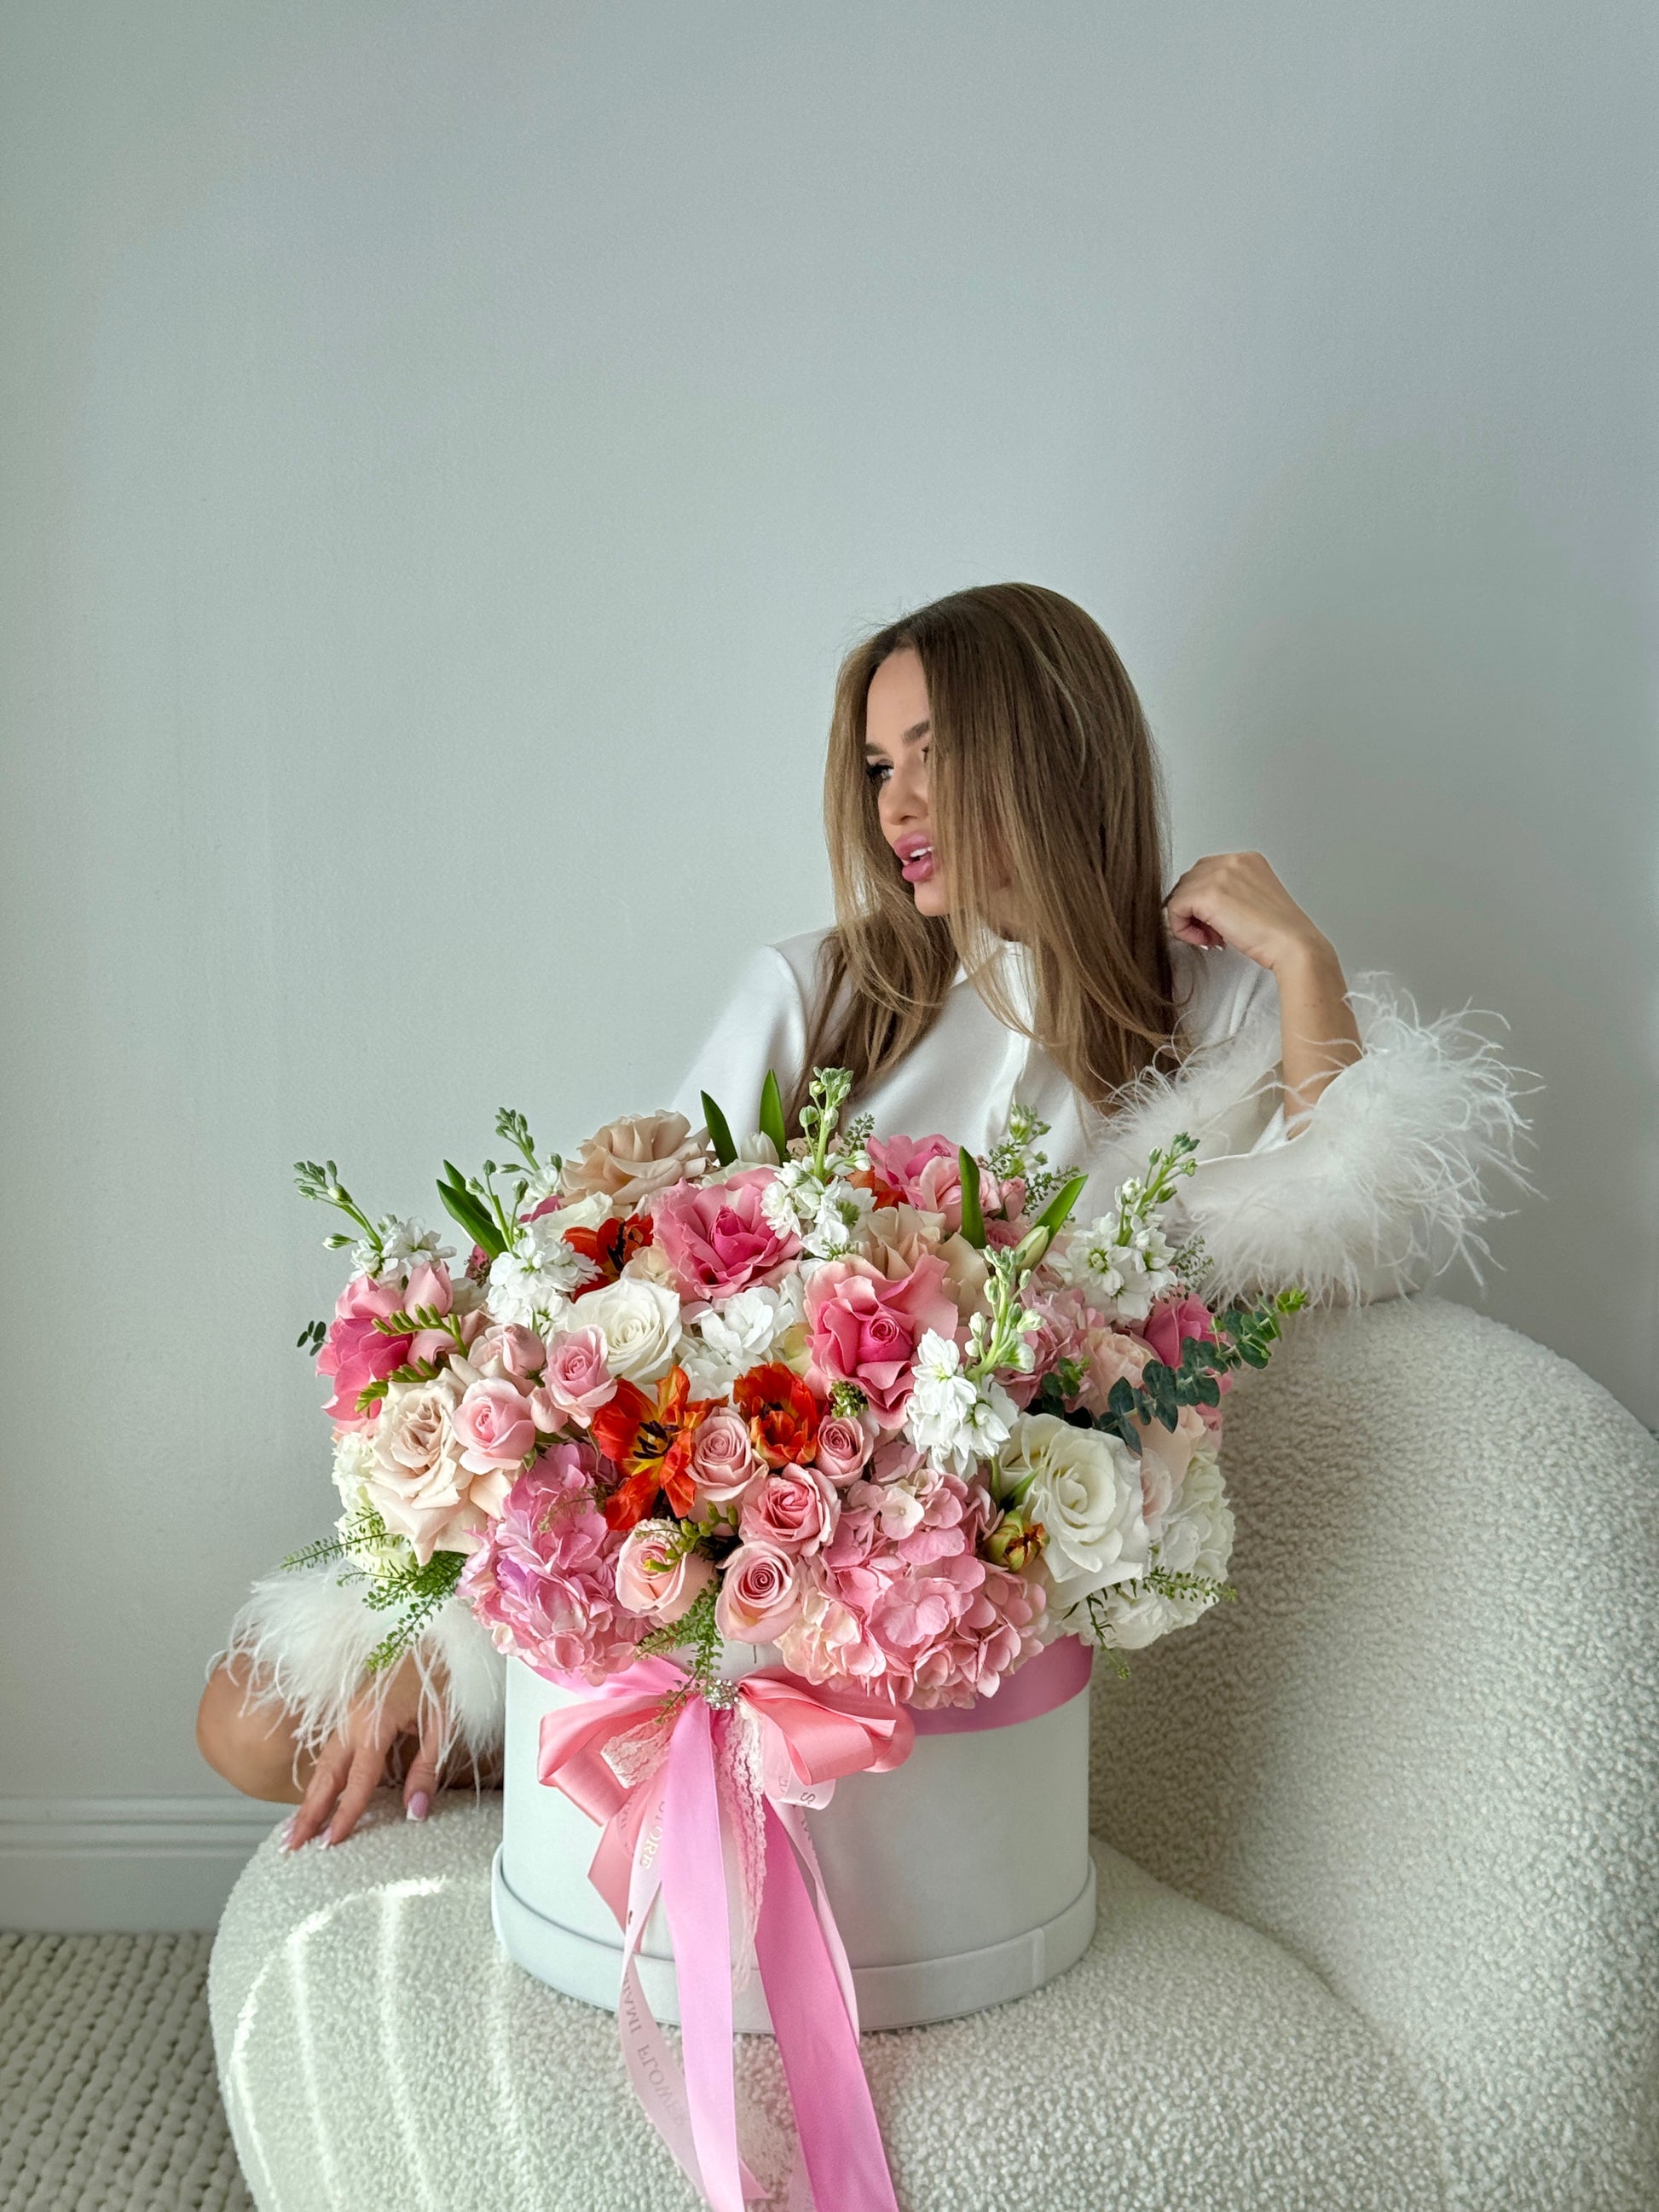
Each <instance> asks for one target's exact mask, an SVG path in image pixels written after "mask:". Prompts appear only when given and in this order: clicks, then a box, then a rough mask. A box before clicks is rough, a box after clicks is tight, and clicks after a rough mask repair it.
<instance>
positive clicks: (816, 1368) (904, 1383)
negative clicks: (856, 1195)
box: [806, 1255, 959, 1428]
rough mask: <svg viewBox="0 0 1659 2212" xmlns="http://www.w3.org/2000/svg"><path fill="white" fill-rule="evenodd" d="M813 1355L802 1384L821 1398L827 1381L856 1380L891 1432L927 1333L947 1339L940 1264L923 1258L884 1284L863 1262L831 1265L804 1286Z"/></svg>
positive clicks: (953, 1327)
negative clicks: (806, 1382)
mask: <svg viewBox="0 0 1659 2212" xmlns="http://www.w3.org/2000/svg"><path fill="white" fill-rule="evenodd" d="M806 1327H807V1334H808V1338H809V1341H810V1343H811V1354H812V1370H813V1371H812V1373H811V1375H810V1376H809V1377H808V1380H809V1381H810V1382H811V1384H812V1387H813V1388H814V1389H816V1390H817V1392H818V1394H819V1395H820V1396H821V1397H828V1396H829V1388H830V1385H831V1384H832V1383H836V1382H844V1383H856V1384H857V1385H858V1387H859V1389H860V1390H862V1391H863V1393H864V1395H865V1396H866V1398H867V1399H868V1400H869V1401H870V1405H871V1407H872V1411H873V1412H874V1413H875V1415H876V1418H877V1419H878V1421H880V1422H881V1423H882V1425H884V1427H888V1428H894V1427H896V1426H897V1425H898V1424H899V1422H900V1421H901V1420H902V1419H903V1416H904V1408H905V1407H906V1406H907V1405H908V1402H909V1398H910V1390H911V1387H912V1382H913V1377H912V1376H911V1373H910V1363H911V1361H912V1359H913V1358H915V1349H916V1346H917V1344H918V1343H919V1342H920V1340H921V1338H922V1336H923V1335H924V1334H926V1333H927V1330H928V1329H930V1328H931V1329H936V1330H937V1331H938V1333H939V1335H941V1336H945V1337H951V1338H954V1337H955V1336H956V1334H957V1328H958V1327H959V1322H958V1317H957V1309H956V1305H955V1304H954V1302H953V1300H952V1299H951V1296H950V1293H949V1291H947V1289H946V1288H945V1263H944V1261H942V1260H939V1259H937V1258H934V1257H932V1256H927V1255H924V1256H923V1257H922V1258H921V1259H919V1260H918V1261H916V1264H915V1267H913V1268H912V1269H911V1271H910V1273H908V1275H905V1276H903V1277H902V1278H901V1279H899V1280H898V1281H896V1282H890V1281H888V1280H887V1279H886V1278H885V1277H884V1275H882V1274H881V1273H878V1270H877V1269H876V1268H874V1267H872V1266H871V1265H870V1263H869V1261H866V1260H860V1259H858V1258H853V1259H850V1260H829V1261H825V1263H824V1265H823V1267H820V1268H818V1269H817V1272H816V1273H815V1274H814V1275H813V1277H812V1279H811V1282H810V1283H808V1285H807V1286H806Z"/></svg>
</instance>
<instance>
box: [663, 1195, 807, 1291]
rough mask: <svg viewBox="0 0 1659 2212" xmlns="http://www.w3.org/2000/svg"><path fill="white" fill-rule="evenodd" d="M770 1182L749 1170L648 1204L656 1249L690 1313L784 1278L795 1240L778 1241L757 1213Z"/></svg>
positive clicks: (796, 1244) (796, 1245)
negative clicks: (716, 1300)
mask: <svg viewBox="0 0 1659 2212" xmlns="http://www.w3.org/2000/svg"><path fill="white" fill-rule="evenodd" d="M776 1180H777V1178H776V1176H775V1175H774V1173H773V1171H772V1170H771V1169H770V1168H749V1169H745V1170H743V1171H741V1172H740V1173H738V1174H737V1175H734V1176H728V1177H727V1178H726V1181H725V1182H719V1183H710V1184H708V1186H707V1187H706V1188H699V1187H698V1185H696V1183H690V1182H677V1183H675V1184H673V1185H672V1186H671V1188H669V1189H667V1190H665V1191H663V1192H661V1193H660V1194H659V1196H658V1197H657V1198H656V1199H655V1200H653V1204H652V1207H651V1225H652V1227H653V1230H654V1231H655V1232H656V1242H657V1249H658V1250H659V1252H660V1253H661V1254H662V1255H663V1257H664V1258H665V1260H666V1261H667V1262H668V1264H669V1266H670V1267H671V1268H672V1270H673V1273H674V1280H675V1285H676V1287H677V1288H678V1291H679V1293H680V1296H681V1297H683V1298H684V1299H685V1300H686V1301H687V1302H688V1303H689V1304H690V1305H691V1306H692V1307H693V1309H694V1310H696V1308H697V1307H698V1306H699V1305H700V1304H704V1303H707V1302H708V1301H711V1300H713V1299H715V1298H729V1297H734V1296H735V1295H736V1293H737V1292H738V1291H745V1290H747V1289H748V1288H749V1287H750V1285H751V1284H755V1283H773V1282H775V1281H776V1280H777V1279H778V1278H779V1277H780V1276H781V1275H782V1274H785V1273H787V1270H788V1267H789V1263H790V1261H792V1260H793V1259H794V1257H795V1255H797V1254H798V1253H799V1250H800V1239H799V1237H795V1236H790V1235H784V1236H780V1235H779V1233H778V1231H776V1230H775V1228H774V1227H773V1226H772V1225H771V1223H770V1222H769V1220H768V1219H767V1218H766V1216H765V1214H764V1212H763V1211H762V1207H761V1200H762V1197H763V1194H764V1193H765V1191H766V1190H767V1188H769V1185H770V1184H772V1183H773V1182H775V1181H776Z"/></svg>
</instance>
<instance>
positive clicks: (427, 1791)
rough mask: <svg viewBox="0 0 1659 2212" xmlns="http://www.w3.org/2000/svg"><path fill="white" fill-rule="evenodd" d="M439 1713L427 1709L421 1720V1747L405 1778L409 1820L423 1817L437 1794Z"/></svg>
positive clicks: (406, 1806) (422, 1818)
mask: <svg viewBox="0 0 1659 2212" xmlns="http://www.w3.org/2000/svg"><path fill="white" fill-rule="evenodd" d="M440 1733H441V1731H440V1728H439V1716H438V1714H437V1713H436V1712H433V1711H428V1713H427V1714H426V1715H425V1716H424V1717H423V1718H422V1723H421V1747H420V1749H419V1750H418V1751H417V1752H416V1754H415V1756H414V1758H413V1759H412V1760H411V1761H410V1768H409V1772H408V1773H407V1774H406V1775H405V1776H404V1812H405V1814H407V1816H408V1818H409V1819H410V1820H425V1818H426V1816H427V1814H428V1811H429V1810H430V1808H431V1805H432V1801H433V1799H434V1798H435V1796H437V1794H438V1743H439V1740H440Z"/></svg>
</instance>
